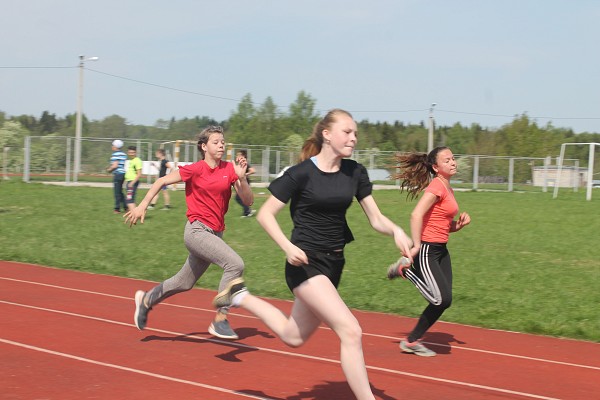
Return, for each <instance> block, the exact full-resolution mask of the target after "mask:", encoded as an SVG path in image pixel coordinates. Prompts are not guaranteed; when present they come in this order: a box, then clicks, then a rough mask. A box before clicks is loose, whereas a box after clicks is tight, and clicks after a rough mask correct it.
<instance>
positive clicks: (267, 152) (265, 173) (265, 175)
mask: <svg viewBox="0 0 600 400" xmlns="http://www.w3.org/2000/svg"><path fill="white" fill-rule="evenodd" d="M270 156H271V146H265V149H264V150H263V153H262V176H261V182H263V183H264V182H269V157H270Z"/></svg>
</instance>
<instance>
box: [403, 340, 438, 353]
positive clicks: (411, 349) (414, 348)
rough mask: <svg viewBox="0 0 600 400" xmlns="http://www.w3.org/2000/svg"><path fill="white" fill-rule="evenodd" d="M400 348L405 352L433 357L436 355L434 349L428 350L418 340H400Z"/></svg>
mask: <svg viewBox="0 0 600 400" xmlns="http://www.w3.org/2000/svg"><path fill="white" fill-rule="evenodd" d="M400 348H401V349H402V351H403V352H405V353H413V354H416V355H418V356H421V357H433V356H435V355H436V353H435V351H433V350H429V349H428V348H427V347H425V346H424V345H423V344H422V343H421V342H420V341H418V340H417V341H416V342H413V343H410V342H408V340H401V341H400Z"/></svg>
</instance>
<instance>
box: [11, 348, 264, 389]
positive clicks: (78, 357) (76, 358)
mask: <svg viewBox="0 0 600 400" xmlns="http://www.w3.org/2000/svg"><path fill="white" fill-rule="evenodd" d="M0 342H2V343H6V344H9V345H12V346H17V347H21V348H25V349H28V350H34V351H39V352H41V353H46V354H52V355H54V356H59V357H64V358H69V359H72V360H76V361H82V362H86V363H90V364H94V365H99V366H102V367H108V368H113V369H118V370H121V371H127V372H132V373H134V374H140V375H146V376H151V377H153V378H159V379H164V380H167V381H172V382H177V383H183V384H186V385H192V386H198V387H201V388H204V389H210V390H214V391H217V392H222V393H227V394H233V395H236V396H241V397H247V398H250V399H259V400H273V399H272V398H271V397H259V396H253V395H250V394H246V393H242V392H238V391H236V390H230V389H225V388H222V387H218V386H213V385H207V384H204V383H200V382H194V381H188V380H186V379H180V378H175V377H172V376H167V375H162V374H155V373H153V372H148V371H144V370H140V369H137V368H130V367H125V366H123V365H117V364H111V363H106V362H102V361H97V360H92V359H90V358H85V357H80V356H76V355H73V354H67V353H62V352H59V351H54V350H49V349H44V348H41V347H37V346H31V345H28V344H25V343H19V342H14V341H12V340H8V339H2V338H0Z"/></svg>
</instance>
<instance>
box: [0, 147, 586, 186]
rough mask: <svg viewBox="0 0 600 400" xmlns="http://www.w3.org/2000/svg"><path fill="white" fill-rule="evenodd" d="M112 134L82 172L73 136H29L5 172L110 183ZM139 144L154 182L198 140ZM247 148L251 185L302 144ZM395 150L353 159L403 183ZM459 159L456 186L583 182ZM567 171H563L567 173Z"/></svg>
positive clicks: (85, 150)
mask: <svg viewBox="0 0 600 400" xmlns="http://www.w3.org/2000/svg"><path fill="white" fill-rule="evenodd" d="M113 139H114V138H82V139H81V167H80V174H78V175H77V176H74V175H73V171H74V165H73V160H74V157H73V149H74V148H75V146H74V142H75V138H73V137H64V136H62V137H61V136H28V137H26V138H25V143H24V148H23V151H22V152H21V151H20V149H16V148H11V149H9V150H6V149H5V151H4V152H3V153H2V154H3V161H2V165H3V176H4V177H5V178H7V177H11V176H22V179H23V180H24V181H25V182H32V181H48V180H54V181H64V182H65V183H67V184H69V183H75V182H111V175H110V174H108V173H107V172H106V167H107V166H108V165H109V159H110V156H111V152H112V151H111V142H112V141H113ZM128 146H136V147H137V152H138V156H139V157H140V158H141V159H142V160H143V161H144V169H143V174H144V179H145V180H146V182H147V183H151V182H152V181H153V177H154V176H155V175H156V174H157V172H158V171H157V170H156V168H155V167H154V166H153V165H152V163H151V161H153V160H155V157H154V153H155V151H156V150H157V149H159V148H162V149H165V151H166V154H167V158H168V159H169V160H171V161H175V162H178V163H190V162H196V161H198V159H199V152H198V150H197V147H196V143H195V142H191V141H185V140H179V141H152V140H144V139H135V140H129V141H126V143H125V146H124V149H126V148H127V147H128ZM240 149H245V150H246V151H247V153H248V162H249V163H250V164H251V165H252V166H253V167H254V168H255V169H256V175H255V178H254V179H253V183H264V184H266V183H268V182H270V181H271V180H273V179H274V178H275V177H276V176H277V174H278V173H279V172H280V171H282V170H283V169H284V168H285V167H288V166H291V165H294V164H296V162H297V160H298V156H299V152H300V149H299V148H289V147H284V146H260V145H241V144H227V155H226V158H227V159H228V160H231V159H233V158H234V156H235V153H236V151H238V150H240ZM396 154H397V153H396V152H391V151H377V150H356V151H355V152H354V153H353V154H352V157H351V158H352V159H354V160H356V161H358V162H360V163H361V164H363V165H364V166H365V167H366V168H367V169H368V171H369V175H370V177H371V180H372V181H374V183H376V184H378V185H387V186H390V187H397V186H399V185H400V182H399V181H395V180H392V179H391V176H393V174H394V173H395V172H396V168H395V165H396V162H395V155H396ZM455 156H456V159H457V162H458V171H459V172H458V173H457V174H456V175H455V176H454V178H453V186H455V187H457V188H467V189H472V190H498V191H516V190H518V191H547V190H548V188H549V187H554V185H556V184H558V185H559V186H560V187H571V188H573V189H574V190H577V188H578V187H580V186H582V185H583V184H585V182H583V181H582V178H581V175H583V174H584V172H585V171H583V169H582V168H579V161H578V160H572V159H570V160H564V163H563V171H565V169H566V170H567V171H568V170H571V171H572V174H571V175H572V178H568V179H567V180H566V181H565V179H561V181H560V182H557V181H556V180H555V179H554V175H553V171H554V169H555V167H554V166H553V165H552V159H551V158H550V157H546V158H531V157H530V158H528V157H510V156H487V155H462V154H457V155H455ZM563 174H564V172H563Z"/></svg>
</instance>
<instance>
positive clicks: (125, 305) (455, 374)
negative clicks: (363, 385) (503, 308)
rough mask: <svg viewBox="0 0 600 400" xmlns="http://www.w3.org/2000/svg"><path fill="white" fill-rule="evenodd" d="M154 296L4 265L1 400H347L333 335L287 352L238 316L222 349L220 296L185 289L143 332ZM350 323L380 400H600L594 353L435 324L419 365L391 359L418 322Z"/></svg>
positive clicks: (106, 279)
mask: <svg viewBox="0 0 600 400" xmlns="http://www.w3.org/2000/svg"><path fill="white" fill-rule="evenodd" d="M154 285H155V283H153V282H148V281H140V280H135V279H126V278H119V277H113V276H105V275H95V274H89V273H82V272H76V271H70V270H62V269H55V268H48V267H41V266H35V265H29V264H22V263H13V262H0V313H1V315H2V318H0V390H1V392H0V398H2V399H61V400H62V399H85V398H93V399H148V398H161V399H191V398H194V399H210V400H221V399H275V400H304V399H321V400H338V399H339V400H341V399H344V400H347V399H352V398H353V396H352V393H351V392H350V389H349V387H348V385H347V384H346V382H345V379H344V376H343V374H342V371H341V367H340V364H339V342H338V340H337V338H336V336H335V334H334V333H333V332H332V331H331V330H329V329H328V328H326V327H322V328H321V329H319V330H318V332H317V333H316V334H315V335H314V336H313V337H312V338H311V340H310V341H309V342H308V343H307V344H306V345H304V346H303V347H300V348H298V349H292V348H289V347H287V346H285V345H284V344H283V343H282V342H281V341H280V340H279V339H277V338H276V337H274V336H273V335H272V334H271V332H270V331H269V330H268V329H267V328H266V327H265V326H264V325H263V324H262V322H260V321H259V320H257V319H256V318H254V317H252V316H250V315H248V314H246V313H244V311H240V310H237V309H236V310H234V311H235V312H232V313H231V314H230V321H231V323H232V326H233V327H234V328H236V331H237V332H238V334H239V335H240V339H239V340H237V341H224V340H219V339H216V338H213V337H211V336H210V334H208V332H207V327H208V325H209V324H210V321H211V320H212V318H213V315H214V310H213V309H212V308H211V299H212V297H213V296H214V295H215V292H214V291H209V290H201V289H193V290H191V291H188V292H185V293H182V294H179V295H177V296H174V297H172V298H170V299H168V300H167V301H166V302H165V303H163V304H161V305H159V306H157V307H156V308H155V309H154V310H153V311H152V313H151V314H150V319H149V325H148V328H147V329H146V330H144V331H138V330H137V329H136V328H135V326H134V325H133V311H134V303H133V294H134V292H135V291H136V290H137V289H144V290H147V289H150V288H151V287H152V286H154ZM268 301H270V302H272V303H275V304H276V305H277V306H278V307H280V308H281V309H282V310H284V311H286V312H287V311H289V309H290V307H291V303H290V302H287V301H278V300H272V299H268ZM354 314H355V315H356V316H357V318H358V320H359V321H360V324H361V326H362V328H363V332H364V337H363V347H364V351H365V359H366V362H367V364H368V372H369V379H370V381H371V384H372V386H373V391H374V393H375V395H376V397H377V398H378V399H382V400H391V399H411V400H420V399H427V400H429V399H460V400H469V399H477V400H493V399H572V400H576V399H581V400H583V399H585V400H589V399H597V398H600V344H597V343H590V342H582V341H575V340H567V339H557V338H549V337H542V336H534V335H526V334H520V333H514V332H506V331H495V330H488V329H481V328H476V327H471V326H464V325H458V324H450V323H444V322H438V323H437V324H436V325H435V326H434V329H433V330H432V331H431V332H430V333H429V334H428V335H427V336H426V337H425V341H426V342H427V344H428V345H429V346H430V347H431V348H432V349H434V350H435V351H436V352H437V353H438V356H437V357H433V358H425V357H418V356H414V355H410V354H403V353H401V352H400V350H399V349H398V341H399V337H400V336H403V335H404V334H405V333H406V332H408V331H409V330H410V329H411V328H412V327H413V325H414V323H415V320H414V319H411V318H405V317H400V316H396V315H389V314H381V313H368V312H360V311H354Z"/></svg>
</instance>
